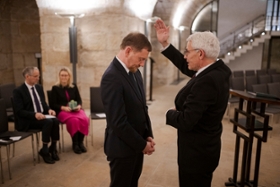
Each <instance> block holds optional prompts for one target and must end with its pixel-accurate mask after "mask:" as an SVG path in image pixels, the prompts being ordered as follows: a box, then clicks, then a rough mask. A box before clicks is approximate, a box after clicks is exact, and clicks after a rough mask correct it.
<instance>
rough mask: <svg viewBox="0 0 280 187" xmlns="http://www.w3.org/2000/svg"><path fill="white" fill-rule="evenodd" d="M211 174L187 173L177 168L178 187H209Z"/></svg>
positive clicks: (183, 168) (181, 168)
mask: <svg viewBox="0 0 280 187" xmlns="http://www.w3.org/2000/svg"><path fill="white" fill-rule="evenodd" d="M212 176H213V173H212V172H210V173H189V172H186V171H185V167H182V166H181V167H180V166H179V183H180V187H211V182H212Z"/></svg>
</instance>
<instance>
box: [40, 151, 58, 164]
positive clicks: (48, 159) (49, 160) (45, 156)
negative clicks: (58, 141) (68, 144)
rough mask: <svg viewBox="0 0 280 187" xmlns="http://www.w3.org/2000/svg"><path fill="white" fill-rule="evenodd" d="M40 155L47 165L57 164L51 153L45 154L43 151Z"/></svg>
mask: <svg viewBox="0 0 280 187" xmlns="http://www.w3.org/2000/svg"><path fill="white" fill-rule="evenodd" d="M39 155H40V156H41V157H42V158H43V160H44V161H45V163H47V164H54V163H55V161H54V160H53V159H52V158H51V156H50V154H49V153H44V152H43V150H42V149H41V150H40V151H39Z"/></svg>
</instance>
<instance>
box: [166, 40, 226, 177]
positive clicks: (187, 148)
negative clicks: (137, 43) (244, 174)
mask: <svg viewBox="0 0 280 187" xmlns="http://www.w3.org/2000/svg"><path fill="white" fill-rule="evenodd" d="M162 53H163V55H165V56H166V57H167V58H168V59H169V60H171V61H172V63H173V64H174V65H175V66H176V67H178V68H179V69H180V70H181V72H182V73H184V74H186V75H188V76H192V75H193V74H194V73H195V72H194V71H190V70H189V69H188V65H187V62H186V60H185V59H184V57H183V55H182V54H181V53H180V52H179V51H178V50H177V49H175V48H174V47H173V46H172V45H170V46H169V47H168V48H167V49H166V50H165V51H163V52H162ZM230 75H231V71H230V69H229V68H228V67H227V66H226V65H225V64H224V62H223V61H221V60H218V61H216V62H215V63H214V64H212V65H210V66H209V67H207V68H206V69H205V70H204V71H202V72H201V73H200V74H198V76H197V77H195V78H192V79H191V80H190V81H189V82H188V83H187V85H185V86H184V87H183V88H182V89H181V90H180V91H179V92H178V94H177V96H176V98H175V106H176V109H177V111H175V110H169V111H168V112H167V114H166V123H167V124H169V125H171V126H173V127H175V128H176V129H178V163H179V165H181V166H184V167H185V168H186V171H188V172H192V173H199V172H200V173H201V172H213V171H214V170H215V168H216V167H217V166H218V163H219V158H220V150H221V133H222V123H221V121H222V119H223V115H224V112H225V110H226V107H227V102H228V97H229V77H230Z"/></svg>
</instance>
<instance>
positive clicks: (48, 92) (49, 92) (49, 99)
mask: <svg viewBox="0 0 280 187" xmlns="http://www.w3.org/2000/svg"><path fill="white" fill-rule="evenodd" d="M51 94H52V91H51V90H47V96H48V104H49V106H50V101H51Z"/></svg>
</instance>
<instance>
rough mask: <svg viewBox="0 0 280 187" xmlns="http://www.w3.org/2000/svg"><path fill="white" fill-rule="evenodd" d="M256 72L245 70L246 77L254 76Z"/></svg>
mask: <svg viewBox="0 0 280 187" xmlns="http://www.w3.org/2000/svg"><path fill="white" fill-rule="evenodd" d="M254 75H256V74H255V70H245V76H254Z"/></svg>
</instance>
